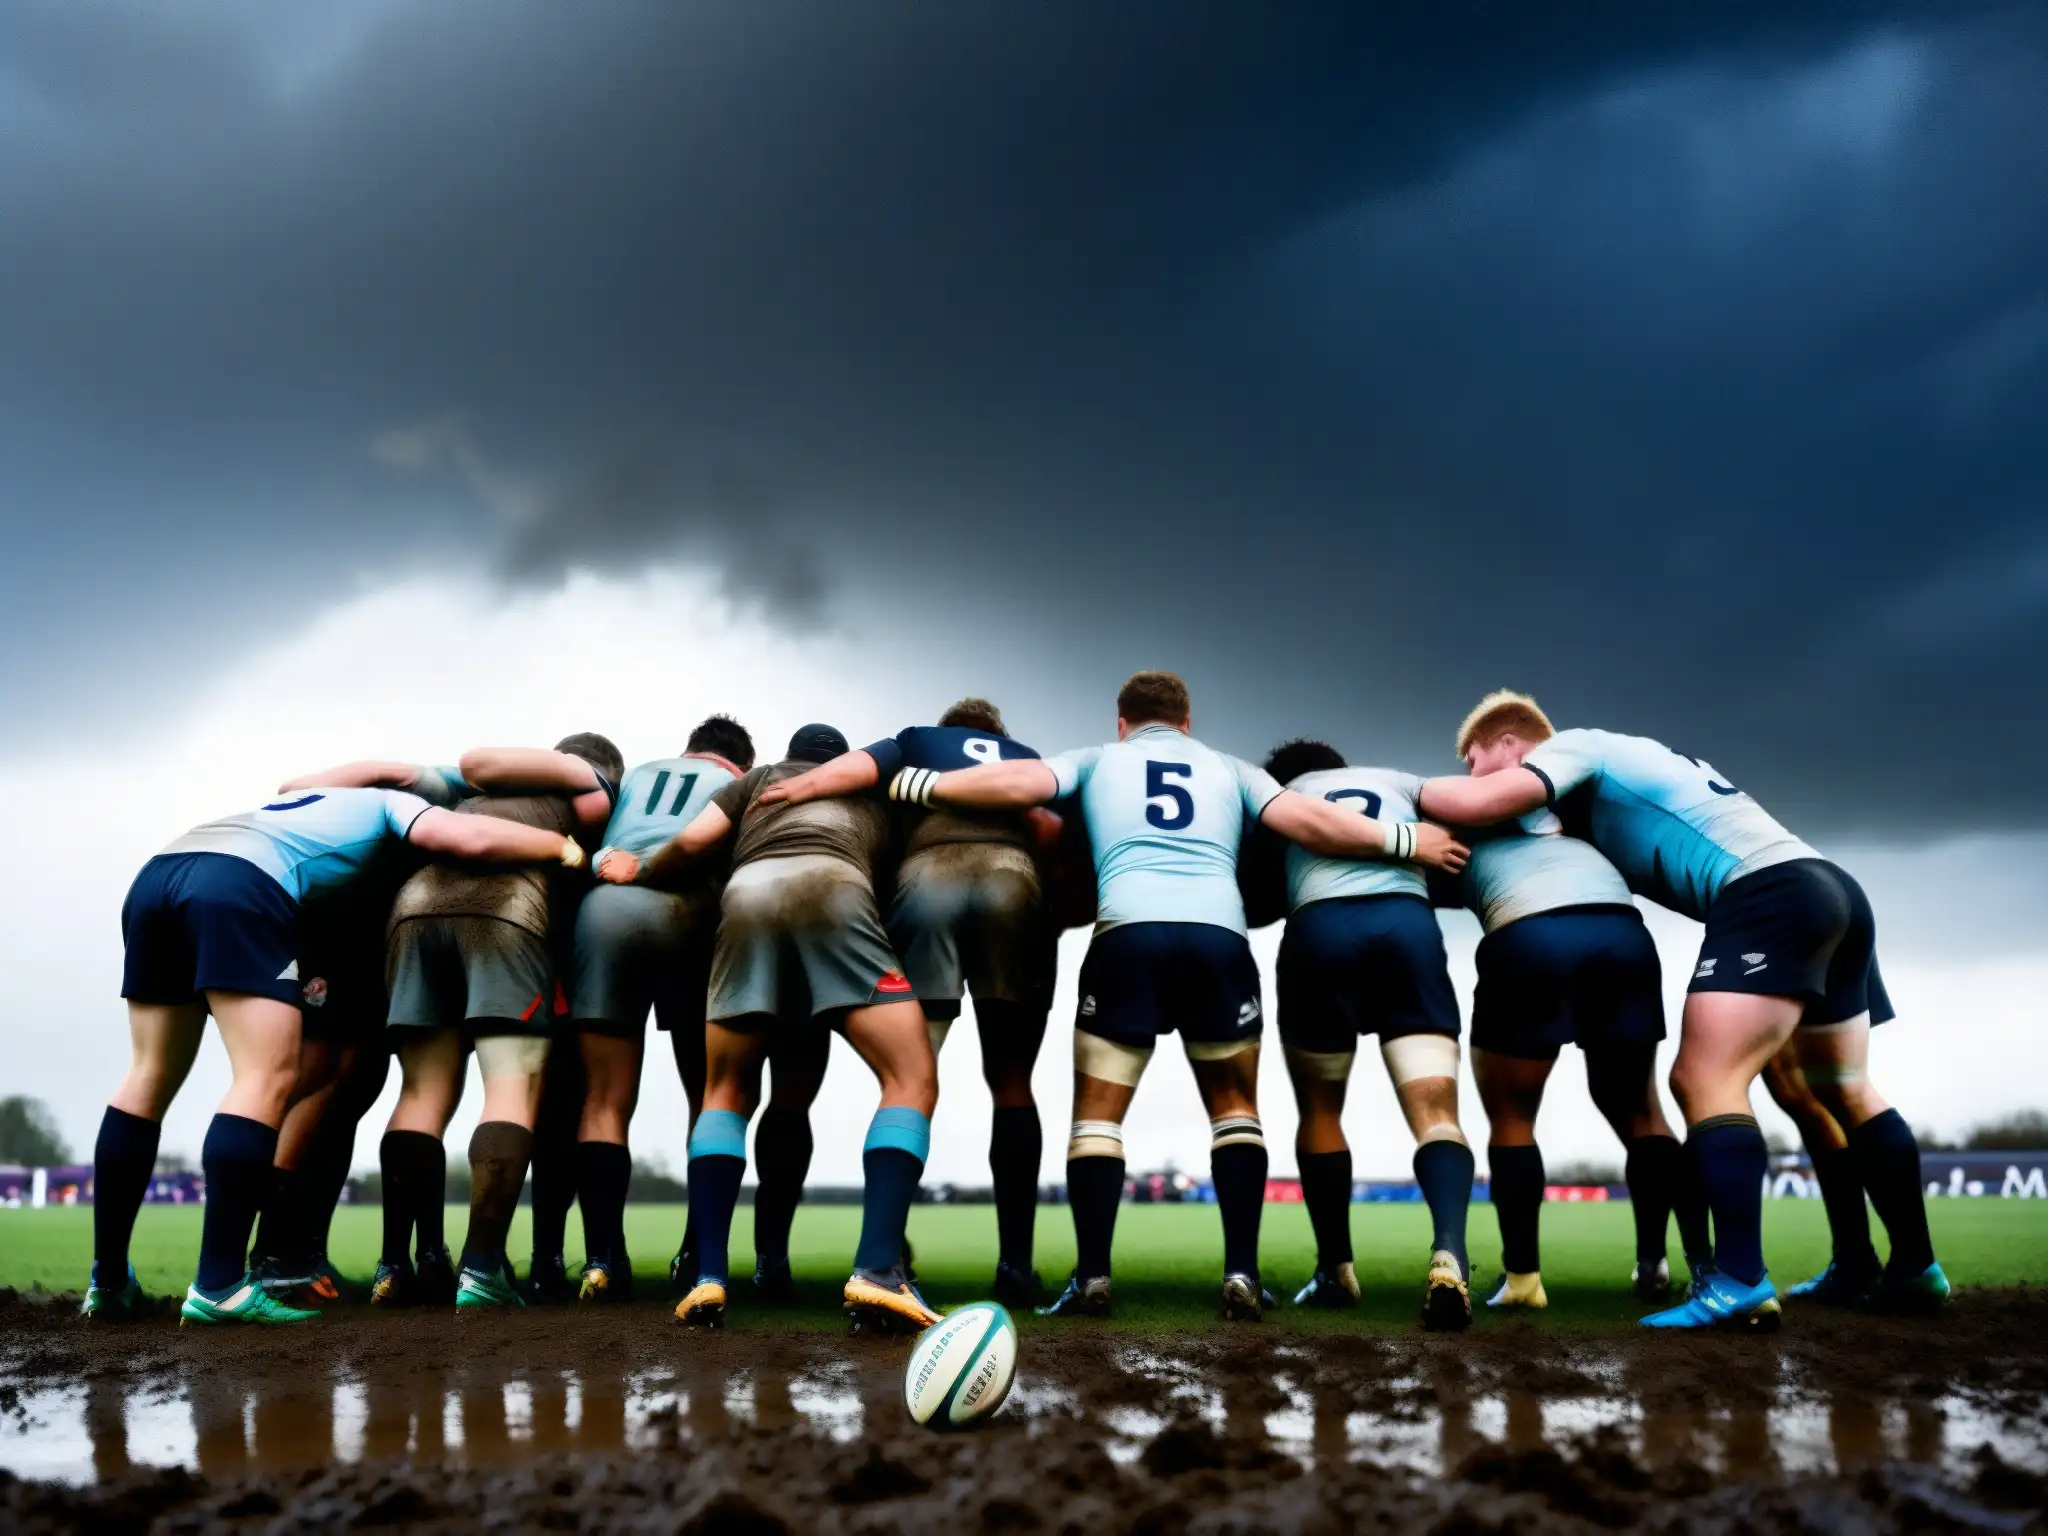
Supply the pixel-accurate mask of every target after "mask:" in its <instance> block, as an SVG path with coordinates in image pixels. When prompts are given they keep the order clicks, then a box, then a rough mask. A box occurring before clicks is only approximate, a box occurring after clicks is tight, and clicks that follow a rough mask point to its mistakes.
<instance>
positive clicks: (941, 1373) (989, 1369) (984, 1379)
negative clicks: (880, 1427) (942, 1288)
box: [903, 1301, 1017, 1429]
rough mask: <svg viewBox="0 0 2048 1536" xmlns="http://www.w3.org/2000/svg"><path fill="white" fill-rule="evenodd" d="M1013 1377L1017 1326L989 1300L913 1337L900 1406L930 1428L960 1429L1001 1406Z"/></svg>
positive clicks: (1008, 1393)
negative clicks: (914, 1339)
mask: <svg viewBox="0 0 2048 1536" xmlns="http://www.w3.org/2000/svg"><path fill="white" fill-rule="evenodd" d="M1016 1375H1017V1325H1016V1324H1015V1323H1013V1322H1012V1321H1010V1314H1009V1311H1008V1310H1007V1309H1006V1308H1004V1307H1002V1306H1001V1305H999V1304H998V1303H996V1302H993V1301H977V1302H974V1303H973V1304H971V1305H969V1306H965V1307H961V1308H960V1309H959V1310H958V1311H956V1312H949V1313H947V1314H946V1316H945V1317H943V1318H941V1319H940V1320H939V1321H938V1322H936V1323H933V1324H932V1325H931V1327H929V1328H927V1329H925V1331H924V1332H923V1333H920V1334H919V1335H918V1336H917V1342H916V1343H915V1344H913V1345H911V1347H910V1365H909V1368H908V1369H907V1370H905V1372H904V1374H903V1405H904V1406H905V1407H906V1408H908V1409H909V1410H910V1416H911V1417H912V1418H913V1419H915V1420H917V1422H918V1423H920V1424H924V1425H928V1426H929V1427H931V1428H932V1429H962V1428H965V1427H966V1426H967V1425H969V1424H973V1423H975V1422H977V1421H979V1420H981V1419H985V1418H987V1417H988V1416H989V1415H990V1414H992V1413H994V1412H995V1411H996V1410H997V1409H998V1408H1000V1407H1002V1405H1003V1399H1004V1398H1006V1397H1008V1396H1009V1395H1010V1383H1011V1382H1012V1381H1014V1380H1015V1379H1016Z"/></svg>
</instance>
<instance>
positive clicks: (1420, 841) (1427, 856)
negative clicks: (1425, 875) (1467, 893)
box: [1411, 821, 1472, 875]
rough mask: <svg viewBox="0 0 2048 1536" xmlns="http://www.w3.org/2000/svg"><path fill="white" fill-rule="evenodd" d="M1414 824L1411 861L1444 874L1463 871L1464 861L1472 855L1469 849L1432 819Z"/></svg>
mask: <svg viewBox="0 0 2048 1536" xmlns="http://www.w3.org/2000/svg"><path fill="white" fill-rule="evenodd" d="M1414 826H1415V852H1414V854H1413V855H1411V862H1413V863H1416V864H1427V865H1428V866H1429V867H1430V868H1431V869H1440V870H1442V871H1443V872H1444V873H1445V874H1450V875H1455V874H1461V873H1463V871H1464V868H1465V861H1466V860H1467V859H1469V858H1470V857H1471V856H1472V850H1471V849H1469V848H1467V847H1466V846H1465V845H1464V844H1463V843H1461V842H1459V841H1458V840H1457V839H1456V838H1455V837H1453V836H1451V834H1450V833H1448V832H1446V831H1445V830H1444V829H1443V828H1442V827H1440V826H1438V825H1437V824H1436V823H1435V822H1433V821H1418V822H1416V823H1415V824H1414Z"/></svg>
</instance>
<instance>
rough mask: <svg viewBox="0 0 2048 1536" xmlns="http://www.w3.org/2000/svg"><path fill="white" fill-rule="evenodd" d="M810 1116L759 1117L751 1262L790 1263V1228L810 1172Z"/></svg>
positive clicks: (771, 1113)
mask: <svg viewBox="0 0 2048 1536" xmlns="http://www.w3.org/2000/svg"><path fill="white" fill-rule="evenodd" d="M811 1148H812V1141H811V1116H810V1111H809V1110H808V1109H802V1110H789V1109H777V1108H776V1107H775V1106H774V1105H773V1104H770V1105H769V1106H768V1108H766V1109H765V1110H763V1111H762V1112H761V1125H760V1128H759V1129H758V1130H756V1131H755V1132H754V1176H755V1178H756V1179H757V1180H758V1181H759V1182H758V1183H757V1184H756V1185H755V1188H754V1257H755V1259H756V1261H757V1262H758V1261H759V1260H762V1259H767V1260H771V1261H774V1262H779V1263H784V1264H786V1263H788V1262H789V1229H790V1225H791V1224H792V1223H793V1222H794V1221H795V1220H796V1208H797V1207H798V1206H799V1205H800V1204H802V1203H803V1198H804V1180H805V1179H806V1178H807V1177H808V1176H809V1175H810V1171H811Z"/></svg>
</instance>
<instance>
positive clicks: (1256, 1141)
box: [1209, 1115, 1266, 1152]
mask: <svg viewBox="0 0 2048 1536" xmlns="http://www.w3.org/2000/svg"><path fill="white" fill-rule="evenodd" d="M1265 1144H1266V1133H1265V1131H1264V1129H1263V1128H1262V1127H1261V1126H1260V1125H1259V1117H1258V1116H1257V1115H1221V1116H1218V1117H1217V1118H1216V1119H1214V1120H1211V1121H1210V1122H1209V1150H1210V1151H1211V1152H1214V1151H1216V1150H1217V1149H1218V1148H1219V1147H1263V1146H1264V1145H1265Z"/></svg>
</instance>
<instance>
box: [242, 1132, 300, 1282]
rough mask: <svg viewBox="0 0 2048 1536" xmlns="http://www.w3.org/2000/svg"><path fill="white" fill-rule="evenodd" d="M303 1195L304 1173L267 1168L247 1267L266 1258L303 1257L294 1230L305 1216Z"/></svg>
mask: <svg viewBox="0 0 2048 1536" xmlns="http://www.w3.org/2000/svg"><path fill="white" fill-rule="evenodd" d="M309 1150H310V1149H309ZM305 1198H306V1181H305V1176H304V1175H303V1174H302V1173H300V1171H299V1170H298V1169H296V1168H273V1169H271V1170H270V1188H269V1189H268V1190H266V1191H265V1192H264V1196H263V1209H262V1211H261V1212H260V1213H258V1215H257V1217H256V1236H255V1239H254V1240H253V1241H252V1242H251V1243H250V1245H249V1266H250V1268H252V1269H253V1268H254V1267H255V1266H256V1265H258V1264H261V1263H263V1262H264V1261H265V1260H267V1259H286V1260H295V1259H298V1258H301V1257H303V1254H301V1253H300V1252H299V1244H298V1233H297V1229H298V1227H299V1226H300V1223H301V1221H302V1218H303V1216H304V1209H305Z"/></svg>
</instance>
